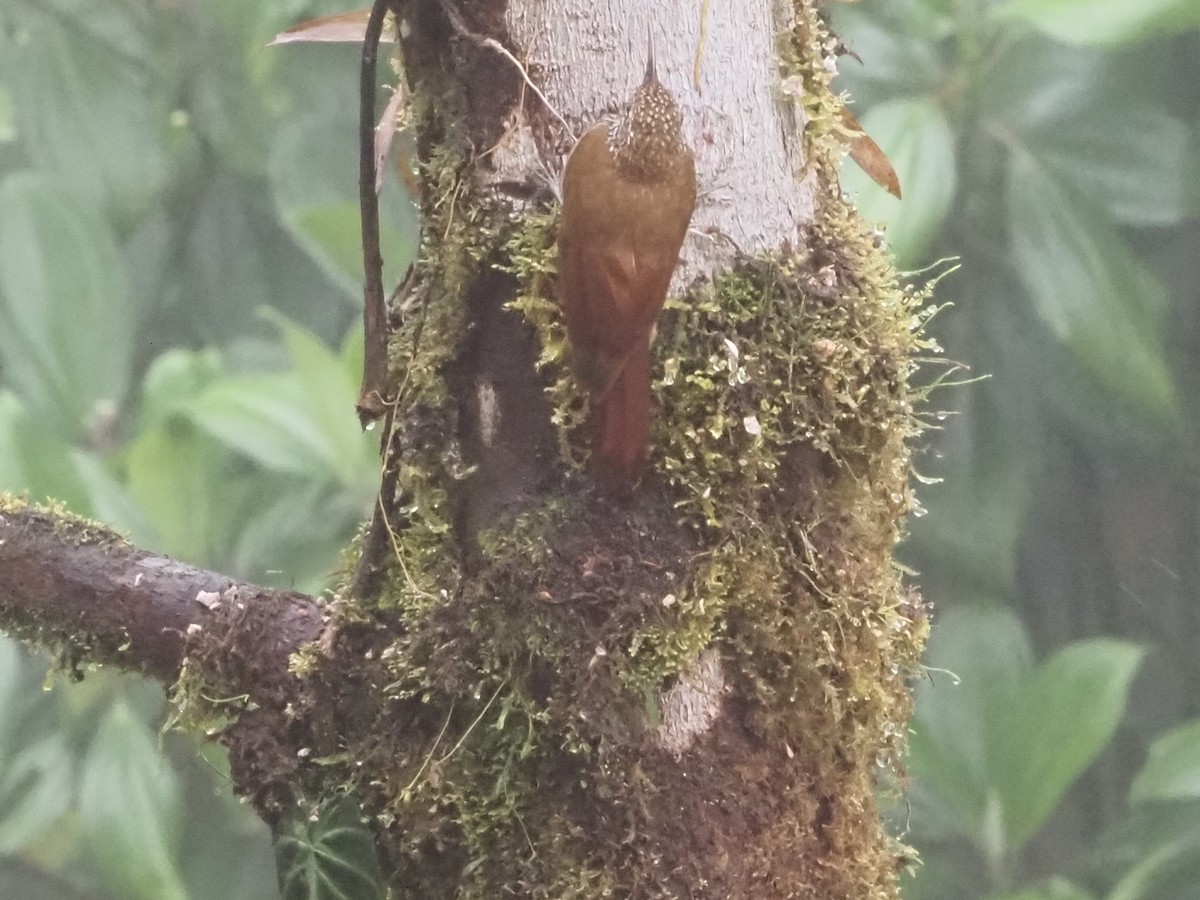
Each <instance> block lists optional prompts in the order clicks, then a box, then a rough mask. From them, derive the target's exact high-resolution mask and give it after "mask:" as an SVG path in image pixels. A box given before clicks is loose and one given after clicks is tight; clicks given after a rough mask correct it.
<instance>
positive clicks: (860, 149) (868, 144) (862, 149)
mask: <svg viewBox="0 0 1200 900" xmlns="http://www.w3.org/2000/svg"><path fill="white" fill-rule="evenodd" d="M841 119H842V124H843V125H844V126H845V127H846V129H847V130H848V131H851V132H854V137H853V138H851V140H850V158H851V159H852V160H854V161H855V162H856V163H858V167H859V168H860V169H862V170H863V171H864V172H866V173H867V175H868V176H870V178H871V180H872V181H874V182H875V183H876V184H877V185H879V186H880V187H881V188H883V189H884V190H885V191H887V192H888V193H889V194H891V195H892V196H893V197H895V198H896V199H897V200H899V199H900V177H899V176H898V175H897V174H896V170H895V168H893V166H892V162H891V160H889V159H888V158H887V154H886V153H884V152H883V150H882V148H880V146H879V145H878V144H877V143H875V141H874V140H873V139H872V138H871V136H870V135H869V134H867V133H866V131H864V130H863V127H862V124H861V123H860V122H859V121H858V119H857V118H856V117H855V115H854V113H852V112H850V110H849V109H847V108H846V107H844V106H843V107H842V111H841Z"/></svg>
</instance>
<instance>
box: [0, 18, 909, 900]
mask: <svg viewBox="0 0 1200 900" xmlns="http://www.w3.org/2000/svg"><path fill="white" fill-rule="evenodd" d="M814 7H815V4H814V3H813V2H810V0H795V2H794V3H785V2H782V0H744V2H742V3H738V4H727V3H711V4H710V3H699V2H698V3H694V4H679V3H660V4H653V3H646V2H645V0H600V2H596V0H591V2H582V0H558V2H556V3H545V2H540V0H507V2H505V0H471V2H467V0H460V2H458V3H450V4H448V3H447V2H445V0H408V2H405V3H403V4H401V8H402V9H403V16H402V22H401V25H400V28H399V33H400V35H401V42H400V55H401V58H402V61H403V71H404V74H405V77H406V79H407V81H408V87H409V90H410V92H411V97H410V102H409V105H408V107H407V110H406V113H405V114H406V115H407V116H408V117H409V119H410V122H409V124H410V125H411V126H412V127H413V128H414V130H415V134H416V138H417V147H418V157H419V172H418V175H419V179H420V184H421V205H422V213H423V235H424V236H423V242H422V247H421V252H420V257H419V260H418V262H417V265H416V269H415V271H414V274H413V278H412V280H411V282H410V285H409V288H408V290H407V291H406V292H405V294H404V296H403V298H402V302H401V303H400V304H399V305H398V308H397V309H396V310H395V311H394V312H395V319H396V324H397V327H396V331H395V334H394V335H393V337H392V341H391V348H390V378H391V379H392V395H393V398H394V399H395V414H394V418H393V419H392V422H391V424H392V430H391V433H390V434H388V435H385V442H386V444H387V447H388V454H387V463H386V465H387V466H388V467H389V469H390V477H388V476H385V479H384V483H385V484H387V485H391V484H393V483H394V484H395V486H396V490H395V492H394V493H393V492H389V494H388V496H384V497H381V503H380V509H381V510H382V511H383V512H385V513H386V514H387V515H380V516H377V520H378V521H380V522H383V523H384V524H386V526H387V529H386V533H385V537H386V540H383V541H382V542H379V541H376V542H374V543H372V542H371V541H370V540H368V541H366V542H364V545H363V546H365V547H367V548H369V550H368V553H369V554H370V555H371V556H370V557H369V558H367V559H366V561H365V562H361V561H360V565H359V568H358V575H357V576H356V577H350V576H348V577H347V579H346V582H345V584H344V586H343V587H342V589H341V590H340V591H338V595H337V599H336V601H335V603H334V604H333V610H332V614H331V615H329V616H328V618H327V621H326V622H325V624H324V629H323V634H322V636H321V637H320V639H319V640H318V641H316V642H314V643H313V644H310V645H309V649H308V650H306V651H305V652H302V653H301V654H299V655H298V656H296V657H294V658H293V660H292V669H293V672H294V674H295V678H294V679H293V680H292V681H291V682H288V681H287V680H286V679H284V680H281V679H280V678H278V677H274V678H265V677H263V674H264V673H262V672H259V671H257V669H256V668H255V665H253V664H239V665H238V666H237V667H233V666H230V665H226V664H223V663H222V661H221V660H222V654H224V653H226V652H227V651H229V648H230V647H232V646H234V645H233V642H231V641H229V640H228V639H227V638H225V637H223V636H222V629H223V628H226V627H227V628H228V630H229V631H234V630H236V629H239V628H241V629H242V630H243V631H245V629H244V627H243V626H244V623H243V620H244V619H245V604H244V603H243V602H241V601H238V602H237V603H236V604H234V605H233V606H232V607H231V609H232V612H231V613H230V616H228V617H227V618H229V619H230V621H229V622H228V623H225V624H222V622H218V621H215V620H214V621H206V623H205V624H204V625H203V627H199V628H195V629H193V628H190V627H189V628H188V629H186V630H187V633H188V635H189V636H188V638H187V643H186V646H185V648H184V650H183V651H182V652H183V653H184V654H186V657H187V659H188V665H187V667H186V668H185V675H186V677H185V678H184V679H183V682H182V684H181V687H180V688H179V689H178V690H177V695H178V696H179V697H181V698H183V699H185V700H187V702H189V703H191V704H192V706H191V707H190V709H191V713H192V715H193V716H194V715H195V714H196V712H197V707H198V706H202V699H201V698H202V697H204V696H210V697H211V696H217V697H230V696H241V695H243V694H244V695H247V696H249V697H250V699H251V700H252V701H253V702H252V704H251V705H250V706H249V707H248V709H247V711H246V712H245V713H243V715H242V717H241V719H239V720H238V721H237V722H236V723H235V724H234V725H233V726H232V727H231V728H229V729H227V731H226V734H225V738H224V739H225V740H226V741H227V742H228V743H230V745H231V749H232V754H231V759H232V763H233V768H234V775H235V784H236V786H237V788H238V789H239V790H240V791H241V792H243V793H245V794H247V795H249V796H252V797H253V798H254V800H255V802H256V805H257V806H258V808H259V809H260V811H262V812H263V814H264V816H266V817H267V818H268V819H274V818H278V817H279V815H280V812H281V810H285V809H287V808H289V806H290V804H291V803H292V801H294V800H295V799H296V798H297V797H298V796H302V797H305V798H309V799H317V798H321V797H328V796H330V795H332V794H334V793H340V792H342V791H350V792H352V793H353V794H354V796H355V797H356V798H357V799H358V801H359V802H360V804H361V806H362V808H363V810H364V812H365V813H366V815H367V820H368V821H369V822H371V823H373V825H374V826H375V828H376V835H377V845H378V847H379V848H380V850H381V854H382V856H383V858H384V869H385V872H386V873H387V877H388V878H389V880H390V881H391V883H392V885H393V886H394V888H395V891H396V893H397V895H398V896H403V897H412V898H422V900H425V898H451V897H475V898H488V900H491V898H495V897H503V896H514V897H523V898H547V900H550V898H553V900H559V898H571V897H578V898H592V897H615V898H667V897H705V898H708V897H711V898H726V897H736V898H757V897H762V898H791V897H811V898H821V900H830V898H848V900H850V898H853V900H860V898H886V897H894V896H896V895H897V886H896V885H897V875H898V871H899V870H900V869H901V868H902V866H903V863H904V859H905V855H906V851H905V848H903V847H902V846H900V845H899V844H898V843H896V842H895V841H893V840H892V839H891V838H890V837H889V836H888V835H887V834H886V831H885V829H884V827H883V825H882V823H881V820H880V814H879V809H878V805H877V801H876V796H877V791H878V787H879V784H880V780H881V777H887V776H890V775H891V774H893V773H894V772H895V768H896V766H897V765H898V763H897V756H898V754H899V753H900V752H901V751H902V749H903V735H904V734H905V731H906V723H907V720H908V717H909V713H910V708H911V697H910V692H909V689H908V682H909V680H910V679H911V678H912V677H913V676H914V675H915V673H916V672H917V669H918V665H919V663H918V658H919V653H920V649H921V645H922V643H923V640H924V636H925V633H926V630H927V623H926V618H925V615H924V613H923V610H922V606H921V602H920V600H919V597H918V596H917V595H916V593H915V592H914V591H913V590H911V589H909V588H906V587H905V586H904V585H903V584H902V582H901V578H900V575H899V572H898V570H897V568H896V567H895V565H894V563H893V560H892V552H893V550H894V547H895V545H896V543H897V541H898V539H899V538H900V535H901V529H902V520H903V516H904V515H905V514H906V513H907V511H908V509H909V506H910V502H911V495H910V488H909V479H910V454H909V449H908V445H907V441H908V439H909V438H910V437H911V436H912V435H913V434H914V433H915V432H916V431H917V430H918V425H917V420H916V418H915V417H914V412H913V404H914V403H915V402H917V400H918V399H919V397H918V396H917V392H916V391H914V390H913V389H912V388H911V387H910V385H909V378H910V376H911V375H912V372H913V370H914V367H915V361H916V359H917V358H918V357H919V356H922V355H927V345H926V344H925V343H924V342H923V340H922V338H921V337H920V325H921V321H922V312H921V307H922V304H923V302H924V299H925V298H924V297H923V296H922V295H920V294H918V293H913V292H912V291H909V290H907V289H905V288H904V287H903V286H902V285H901V284H900V283H899V282H898V280H897V278H896V275H895V272H894V271H893V269H892V267H891V264H890V262H889V259H888V257H887V253H886V250H885V249H884V248H883V247H882V246H881V242H880V241H879V239H878V236H877V235H875V234H874V233H872V231H871V230H870V229H868V228H866V227H864V226H863V225H862V224H861V223H860V222H859V221H858V219H857V217H856V216H855V214H854V212H853V210H852V209H850V208H849V207H848V206H847V205H846V204H845V203H844V201H843V200H842V199H841V196H840V192H839V189H838V187H837V180H836V165H837V162H838V159H839V157H840V155H841V153H840V147H839V143H838V141H839V137H838V134H839V131H838V125H837V122H838V121H839V120H838V108H839V105H840V102H839V101H838V100H837V99H836V97H835V96H834V95H833V93H832V92H831V89H830V86H829V81H830V77H831V75H830V72H831V68H832V67H831V65H830V63H831V57H830V54H832V52H833V49H832V48H833V47H834V46H835V43H836V42H834V41H832V40H831V39H830V37H829V35H828V34H827V33H826V31H825V30H824V28H823V25H822V24H821V22H820V20H819V17H818V14H817V12H816V10H815V8H814ZM448 9H449V10H450V11H451V14H449V15H448V12H447V11H448ZM647 30H650V31H652V32H653V34H654V36H655V41H656V47H657V55H658V71H659V74H660V77H661V78H662V79H663V81H664V82H665V83H666V84H667V86H668V87H669V88H671V90H672V91H673V92H674V93H675V95H676V96H677V97H678V98H679V99H680V101H681V103H682V105H683V107H684V109H685V119H686V125H685V128H686V131H687V134H688V136H689V140H690V141H691V143H692V144H693V146H694V148H695V150H696V157H697V163H698V166H697V168H698V173H699V187H700V200H699V206H698V209H697V214H696V217H695V219H694V220H693V223H692V224H693V231H692V233H691V234H690V235H689V238H688V240H687V241H686V243H685V247H684V260H683V263H682V264H681V266H680V269H679V271H678V273H677V276H676V280H675V284H674V288H673V294H674V299H672V300H670V301H669V302H668V307H667V310H666V312H665V314H664V316H663V320H662V322H661V325H660V329H659V335H658V339H657V342H656V347H655V366H656V368H655V376H654V378H655V381H654V384H655V424H654V436H653V446H652V448H651V451H650V465H649V471H648V472H647V475H646V477H645V479H644V480H643V484H642V486H641V488H640V490H639V492H638V494H637V496H636V497H635V500H634V502H633V503H632V505H630V506H628V507H625V506H614V505H612V504H610V503H608V502H607V501H605V500H603V499H601V498H599V497H598V496H597V495H596V494H595V492H594V491H593V489H592V487H591V485H590V482H589V479H588V477H587V475H586V473H585V472H584V471H583V470H582V469H581V468H580V467H579V461H580V459H581V458H582V456H583V455H584V453H585V450H584V442H583V440H582V438H583V435H582V434H581V430H582V429H581V428H580V425H581V423H582V421H583V416H584V414H585V405H586V404H585V400H584V399H583V398H582V397H581V396H580V395H579V393H578V392H577V390H576V388H575V387H574V383H573V381H572V378H571V375H570V372H569V368H568V366H567V348H566V346H565V342H564V335H563V331H562V326H561V322H560V320H559V316H558V308H557V304H556V302H555V300H554V294H555V286H554V259H555V253H554V234H555V222H556V204H555V202H554V201H553V200H552V191H548V190H547V189H546V188H547V185H548V184H549V182H551V181H552V180H553V179H552V176H553V173H555V172H556V171H557V170H558V169H560V168H561V163H562V157H563V155H564V154H565V153H566V151H567V150H568V149H569V147H570V143H571V137H570V135H568V134H567V133H566V130H565V129H564V128H563V127H562V124H561V122H562V121H563V120H565V122H567V123H569V124H570V127H571V129H572V130H573V131H575V132H576V133H578V132H580V131H582V129H583V128H584V127H586V126H587V125H588V124H590V123H591V122H592V121H594V120H595V119H596V118H598V117H599V116H600V115H601V114H602V113H603V112H605V110H606V109H612V108H615V107H616V106H617V105H619V104H620V103H622V102H623V101H624V100H625V99H626V98H627V97H628V95H629V93H630V92H631V90H632V88H633V87H634V86H635V85H636V83H637V82H638V81H639V80H640V71H641V68H642V66H643V64H644V47H645V37H646V33H647ZM489 42H494V43H498V44H499V45H501V46H504V47H506V48H508V49H509V50H510V51H511V53H512V54H513V56H515V57H516V58H517V59H520V60H522V61H524V64H525V67H526V70H527V71H528V73H529V75H530V77H531V78H532V79H533V81H534V82H535V83H537V84H538V85H540V87H541V89H542V90H543V91H544V93H545V96H546V97H547V98H548V100H549V103H550V104H551V105H552V106H553V107H554V109H553V111H552V110H550V109H549V108H548V107H547V106H546V105H544V104H543V103H542V102H541V101H540V100H539V99H538V98H537V97H536V96H535V94H534V92H533V91H531V90H529V89H528V87H527V86H526V85H525V83H524V81H523V78H522V74H521V72H520V71H519V69H518V68H517V66H516V65H514V64H513V63H512V62H511V61H510V60H508V59H506V58H505V57H504V56H502V55H501V54H499V53H498V52H497V51H496V49H495V46H494V45H493V44H492V43H489ZM560 116H561V119H560V118H559V117H560ZM385 252H386V248H385ZM5 524H6V523H5V522H4V520H3V517H0V526H3V525H5ZM377 536H378V535H377ZM3 545H4V541H0V546H3ZM15 546H17V545H16V544H10V545H9V549H10V551H11V550H12V548H13V547H15ZM380 547H383V548H385V550H386V553H385V554H384V555H382V556H374V554H377V552H378V550H379V549H380ZM13 552H15V551H13ZM364 573H365V575H364ZM365 576H373V577H365ZM374 576H377V577H374ZM139 583H140V580H139ZM205 583H207V582H205ZM12 590H19V586H18V588H17V589H13V588H10V587H8V586H6V585H5V584H3V578H2V577H0V601H2V602H0V607H4V608H7V606H6V604H7V603H8V597H9V593H6V592H11V591H12ZM204 590H211V588H204ZM222 596H224V595H222ZM194 607H195V604H194V603H193V604H191V605H190V606H189V607H188V609H189V610H191V614H192V615H195V616H202V615H207V614H206V613H203V612H198V611H197V610H196V609H195V608H194ZM305 621H306V622H310V621H311V619H310V618H306V619H305ZM39 627H41V626H40V625H39ZM293 631H295V629H293ZM253 633H254V634H255V635H260V636H261V635H263V634H267V633H269V627H267V626H266V625H264V624H263V623H258V624H256V626H255V629H254V632H253ZM296 633H300V632H296ZM102 643H103V642H100V641H97V644H102ZM252 646H253V641H251V643H250V645H249V646H241V645H239V646H238V650H237V656H238V658H239V660H240V659H243V657H245V656H247V655H249V656H250V657H251V658H252V657H253V649H252ZM114 647H116V649H114V650H113V653H117V654H118V656H119V655H120V654H121V653H125V652H127V651H128V648H127V647H126V646H125V645H124V644H121V643H120V642H115V643H114ZM278 650H279V647H277V646H273V653H272V656H271V658H272V659H277V658H278V656H279V653H278ZM264 658H265V657H264ZM168 668H169V666H168ZM260 681H261V682H262V683H263V684H264V685H269V686H266V687H256V683H257V682H260ZM197 684H200V685H203V686H204V690H203V691H200V690H190V689H189V688H190V687H191V686H193V685H197ZM289 685H290V686H289ZM214 712H216V713H219V714H221V715H223V716H226V717H228V716H230V715H231V714H232V711H231V709H230V708H229V706H228V705H226V706H224V707H223V708H221V709H220V710H214Z"/></svg>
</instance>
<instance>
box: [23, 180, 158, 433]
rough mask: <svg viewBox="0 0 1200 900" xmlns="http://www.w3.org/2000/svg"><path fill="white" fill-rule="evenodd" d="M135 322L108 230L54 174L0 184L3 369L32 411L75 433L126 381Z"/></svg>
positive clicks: (110, 404) (105, 410) (106, 409)
mask: <svg viewBox="0 0 1200 900" xmlns="http://www.w3.org/2000/svg"><path fill="white" fill-rule="evenodd" d="M134 324H135V323H134V322H133V321H132V320H131V311H130V305H129V296H128V290H127V289H126V285H125V276H124V269H123V264H122V261H121V257H120V255H119V253H118V252H117V247H116V242H115V239H114V237H113V234H112V231H111V229H110V228H109V227H108V225H107V224H106V223H104V222H101V221H99V220H98V219H97V218H95V216H93V215H92V214H91V212H90V210H89V209H87V208H86V207H82V206H81V205H80V204H78V203H75V202H73V201H72V200H71V199H70V198H69V197H68V196H67V195H66V194H64V193H63V192H62V191H61V190H60V189H59V188H57V187H56V186H55V185H54V184H53V183H52V181H51V180H50V178H49V177H48V176H45V175H40V174H34V173H32V172H21V173H18V174H15V175H11V176H9V177H8V178H7V179H5V180H4V182H3V183H2V184H0V366H2V367H3V370H4V376H5V379H6V380H7V381H8V382H9V383H10V384H11V385H12V386H13V387H14V388H15V389H16V390H17V392H18V393H20V394H21V396H22V397H23V398H24V399H25V401H26V403H27V404H28V407H29V410H30V412H31V413H33V414H34V415H35V416H38V417H40V418H43V419H44V420H46V421H47V422H49V423H51V424H52V425H53V427H55V428H56V429H57V430H58V431H59V432H60V433H61V434H63V435H64V436H70V437H74V438H78V437H80V436H82V434H83V433H84V431H85V430H86V427H87V425H88V423H89V420H91V419H92V418H93V417H95V416H107V415H111V413H112V411H113V410H114V409H115V407H117V406H118V405H119V404H120V402H121V400H122V399H123V398H124V395H125V391H126V387H127V385H128V380H129V366H130V357H131V356H132V348H133V329H134Z"/></svg>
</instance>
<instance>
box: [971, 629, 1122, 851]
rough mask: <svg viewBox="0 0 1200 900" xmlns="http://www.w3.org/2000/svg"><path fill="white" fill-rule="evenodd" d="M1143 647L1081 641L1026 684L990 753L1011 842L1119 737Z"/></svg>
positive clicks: (1026, 833) (1039, 820) (1030, 831)
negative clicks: (1131, 684)
mask: <svg viewBox="0 0 1200 900" xmlns="http://www.w3.org/2000/svg"><path fill="white" fill-rule="evenodd" d="M1142 655H1143V652H1142V650H1141V649H1140V648H1138V647H1136V646H1134V645H1133V644H1129V643H1126V642H1122V641H1114V640H1105V639H1095V640H1087V641H1077V642H1076V643H1073V644H1070V645H1068V646H1067V647H1064V648H1063V649H1062V650H1060V651H1059V652H1058V653H1056V654H1054V656H1052V657H1050V659H1048V660H1047V661H1046V662H1044V663H1043V664H1042V665H1040V666H1038V668H1037V669H1036V670H1035V671H1034V673H1033V674H1032V677H1031V678H1029V679H1027V680H1026V681H1025V683H1024V684H1022V685H1021V689H1020V691H1019V693H1018V694H1017V695H1016V696H1015V697H1014V699H1013V704H1012V706H1011V708H1010V711H1009V715H1008V717H1007V719H1006V720H1005V721H1002V722H998V723H997V724H996V727H995V728H994V729H993V735H992V737H993V742H994V743H993V746H992V751H993V752H992V753H991V754H989V770H990V772H989V774H990V776H991V778H992V780H993V781H994V784H995V788H996V791H997V794H998V796H999V799H1000V802H1001V804H1002V810H1001V811H1002V815H1003V823H1004V828H1005V832H1006V834H1007V838H1008V843H1009V846H1011V847H1012V848H1014V849H1015V848H1017V847H1020V846H1023V845H1024V844H1025V842H1026V841H1027V840H1029V838H1031V837H1033V835H1034V834H1035V833H1036V832H1037V830H1038V829H1039V828H1040V827H1041V826H1042V824H1043V823H1044V822H1045V821H1046V818H1047V817H1048V816H1049V815H1050V813H1052V812H1053V811H1054V808H1055V806H1056V805H1057V804H1058V802H1059V801H1060V800H1061V799H1062V797H1063V795H1064V794H1065V793H1066V792H1067V789H1068V788H1069V787H1070V786H1071V785H1072V784H1073V783H1074V782H1075V779H1076V778H1078V777H1079V775H1080V774H1081V773H1082V772H1083V770H1084V769H1086V768H1087V767H1088V765H1089V764H1090V763H1091V762H1092V760H1094V759H1095V758H1096V756H1097V755H1098V754H1099V753H1100V751H1101V750H1103V749H1104V747H1105V746H1107V744H1108V742H1109V741H1110V740H1111V739H1112V736H1113V733H1114V732H1115V731H1116V729H1117V725H1118V724H1119V723H1120V721H1121V717H1122V716H1123V715H1124V714H1125V705H1126V701H1127V700H1128V696H1129V685H1130V683H1131V682H1132V680H1133V676H1134V673H1135V672H1136V671H1137V669H1138V666H1139V664H1140V663H1141V660H1142Z"/></svg>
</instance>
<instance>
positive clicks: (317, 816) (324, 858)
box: [275, 796, 386, 900]
mask: <svg viewBox="0 0 1200 900" xmlns="http://www.w3.org/2000/svg"><path fill="white" fill-rule="evenodd" d="M275 862H276V867H277V869H278V872H279V891H280V894H281V895H282V896H283V900H372V898H383V897H384V896H385V894H386V890H385V887H384V884H383V875H382V873H381V871H380V868H379V859H378V857H377V856H376V853H375V839H374V836H373V835H372V833H371V830H370V829H369V828H367V827H366V825H365V824H363V821H362V814H361V812H360V811H359V808H358V804H357V803H356V802H355V801H354V800H353V799H352V798H350V797H346V796H343V797H338V798H335V799H333V800H328V801H326V802H324V803H322V804H321V805H320V806H319V807H317V808H316V809H315V810H314V809H309V808H304V807H300V808H295V809H293V810H292V811H291V813H290V815H285V816H284V818H283V819H282V821H281V822H280V823H279V826H278V827H277V829H276V833H275Z"/></svg>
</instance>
